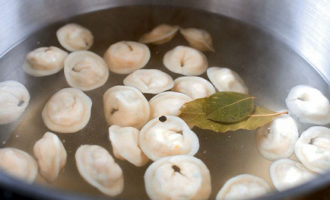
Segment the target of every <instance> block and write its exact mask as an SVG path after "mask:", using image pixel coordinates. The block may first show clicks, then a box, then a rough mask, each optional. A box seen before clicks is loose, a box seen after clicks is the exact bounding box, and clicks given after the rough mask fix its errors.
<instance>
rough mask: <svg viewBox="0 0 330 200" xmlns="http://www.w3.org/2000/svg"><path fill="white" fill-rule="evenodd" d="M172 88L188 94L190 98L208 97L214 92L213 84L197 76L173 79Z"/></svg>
mask: <svg viewBox="0 0 330 200" xmlns="http://www.w3.org/2000/svg"><path fill="white" fill-rule="evenodd" d="M172 90H173V91H175V92H180V93H183V94H185V95H188V96H189V97H191V98H192V99H198V98H204V97H208V96H210V95H212V94H213V93H215V89H214V87H213V85H212V84H211V83H210V82H209V81H207V80H205V79H203V78H201V77H198V76H183V77H179V78H177V79H175V80H174V87H173V89H172Z"/></svg>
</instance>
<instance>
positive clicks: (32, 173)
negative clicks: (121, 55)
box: [0, 147, 38, 183]
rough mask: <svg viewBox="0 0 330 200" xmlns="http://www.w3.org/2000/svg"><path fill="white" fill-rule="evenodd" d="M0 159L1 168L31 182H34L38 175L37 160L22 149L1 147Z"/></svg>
mask: <svg viewBox="0 0 330 200" xmlns="http://www.w3.org/2000/svg"><path fill="white" fill-rule="evenodd" d="M0 160H1V162H0V169H2V170H4V171H5V172H7V173H8V174H10V175H12V176H15V177H17V178H19V179H22V180H25V181H27V182H29V183H32V182H33V181H34V179H35V178H36V177H37V175H38V165H37V162H36V161H35V160H34V159H33V158H32V156H30V155H29V154H27V153H25V152H24V151H22V150H19V149H16V148H8V147H7V148H1V149H0Z"/></svg>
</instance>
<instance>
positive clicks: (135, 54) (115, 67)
mask: <svg viewBox="0 0 330 200" xmlns="http://www.w3.org/2000/svg"><path fill="white" fill-rule="evenodd" d="M149 59H150V50H149V48H148V46H147V45H145V44H142V43H138V42H132V41H121V42H117V43H114V44H112V45H111V46H110V47H109V48H108V49H107V51H106V52H105V54H104V60H105V62H106V63H107V64H108V67H109V69H110V71H112V72H115V73H117V74H129V73H131V72H133V71H135V70H137V69H140V68H142V67H144V66H145V65H146V64H147V63H148V61H149Z"/></svg>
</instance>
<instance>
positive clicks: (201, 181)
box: [144, 155, 211, 200]
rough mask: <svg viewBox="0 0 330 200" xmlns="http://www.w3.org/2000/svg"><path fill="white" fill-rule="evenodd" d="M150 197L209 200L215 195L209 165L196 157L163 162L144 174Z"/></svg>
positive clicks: (157, 199)
mask: <svg viewBox="0 0 330 200" xmlns="http://www.w3.org/2000/svg"><path fill="white" fill-rule="evenodd" d="M144 183H145V188H146V191H147V194H148V196H149V198H150V199H152V200H176V199H187V200H188V199H189V200H206V199H208V198H209V196H210V194H211V176H210V172H209V170H208V168H207V167H206V165H205V164H204V163H203V162H202V161H201V160H199V159H197V158H195V157H193V156H187V155H180V156H170V157H165V158H162V159H159V160H157V161H155V162H154V163H152V164H151V165H150V166H149V167H148V169H147V171H146V173H145V174H144Z"/></svg>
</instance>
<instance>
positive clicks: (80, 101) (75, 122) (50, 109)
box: [42, 88, 92, 133]
mask: <svg viewBox="0 0 330 200" xmlns="http://www.w3.org/2000/svg"><path fill="white" fill-rule="evenodd" d="M91 108H92V100H91V99H90V98H89V97H88V96H87V95H86V94H84V93H83V92H82V91H80V90H78V89H75V88H64V89H61V90H59V91H58V92H56V93H55V94H54V95H53V96H52V97H51V98H50V99H49V100H48V102H47V103H46V105H45V107H44V109H43V110H42V119H43V121H44V123H45V125H46V126H47V127H48V128H49V129H50V130H52V131H55V132H59V133H74V132H77V131H79V130H81V129H83V128H84V127H85V126H86V125H87V123H88V121H89V118H90V116H91Z"/></svg>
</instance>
